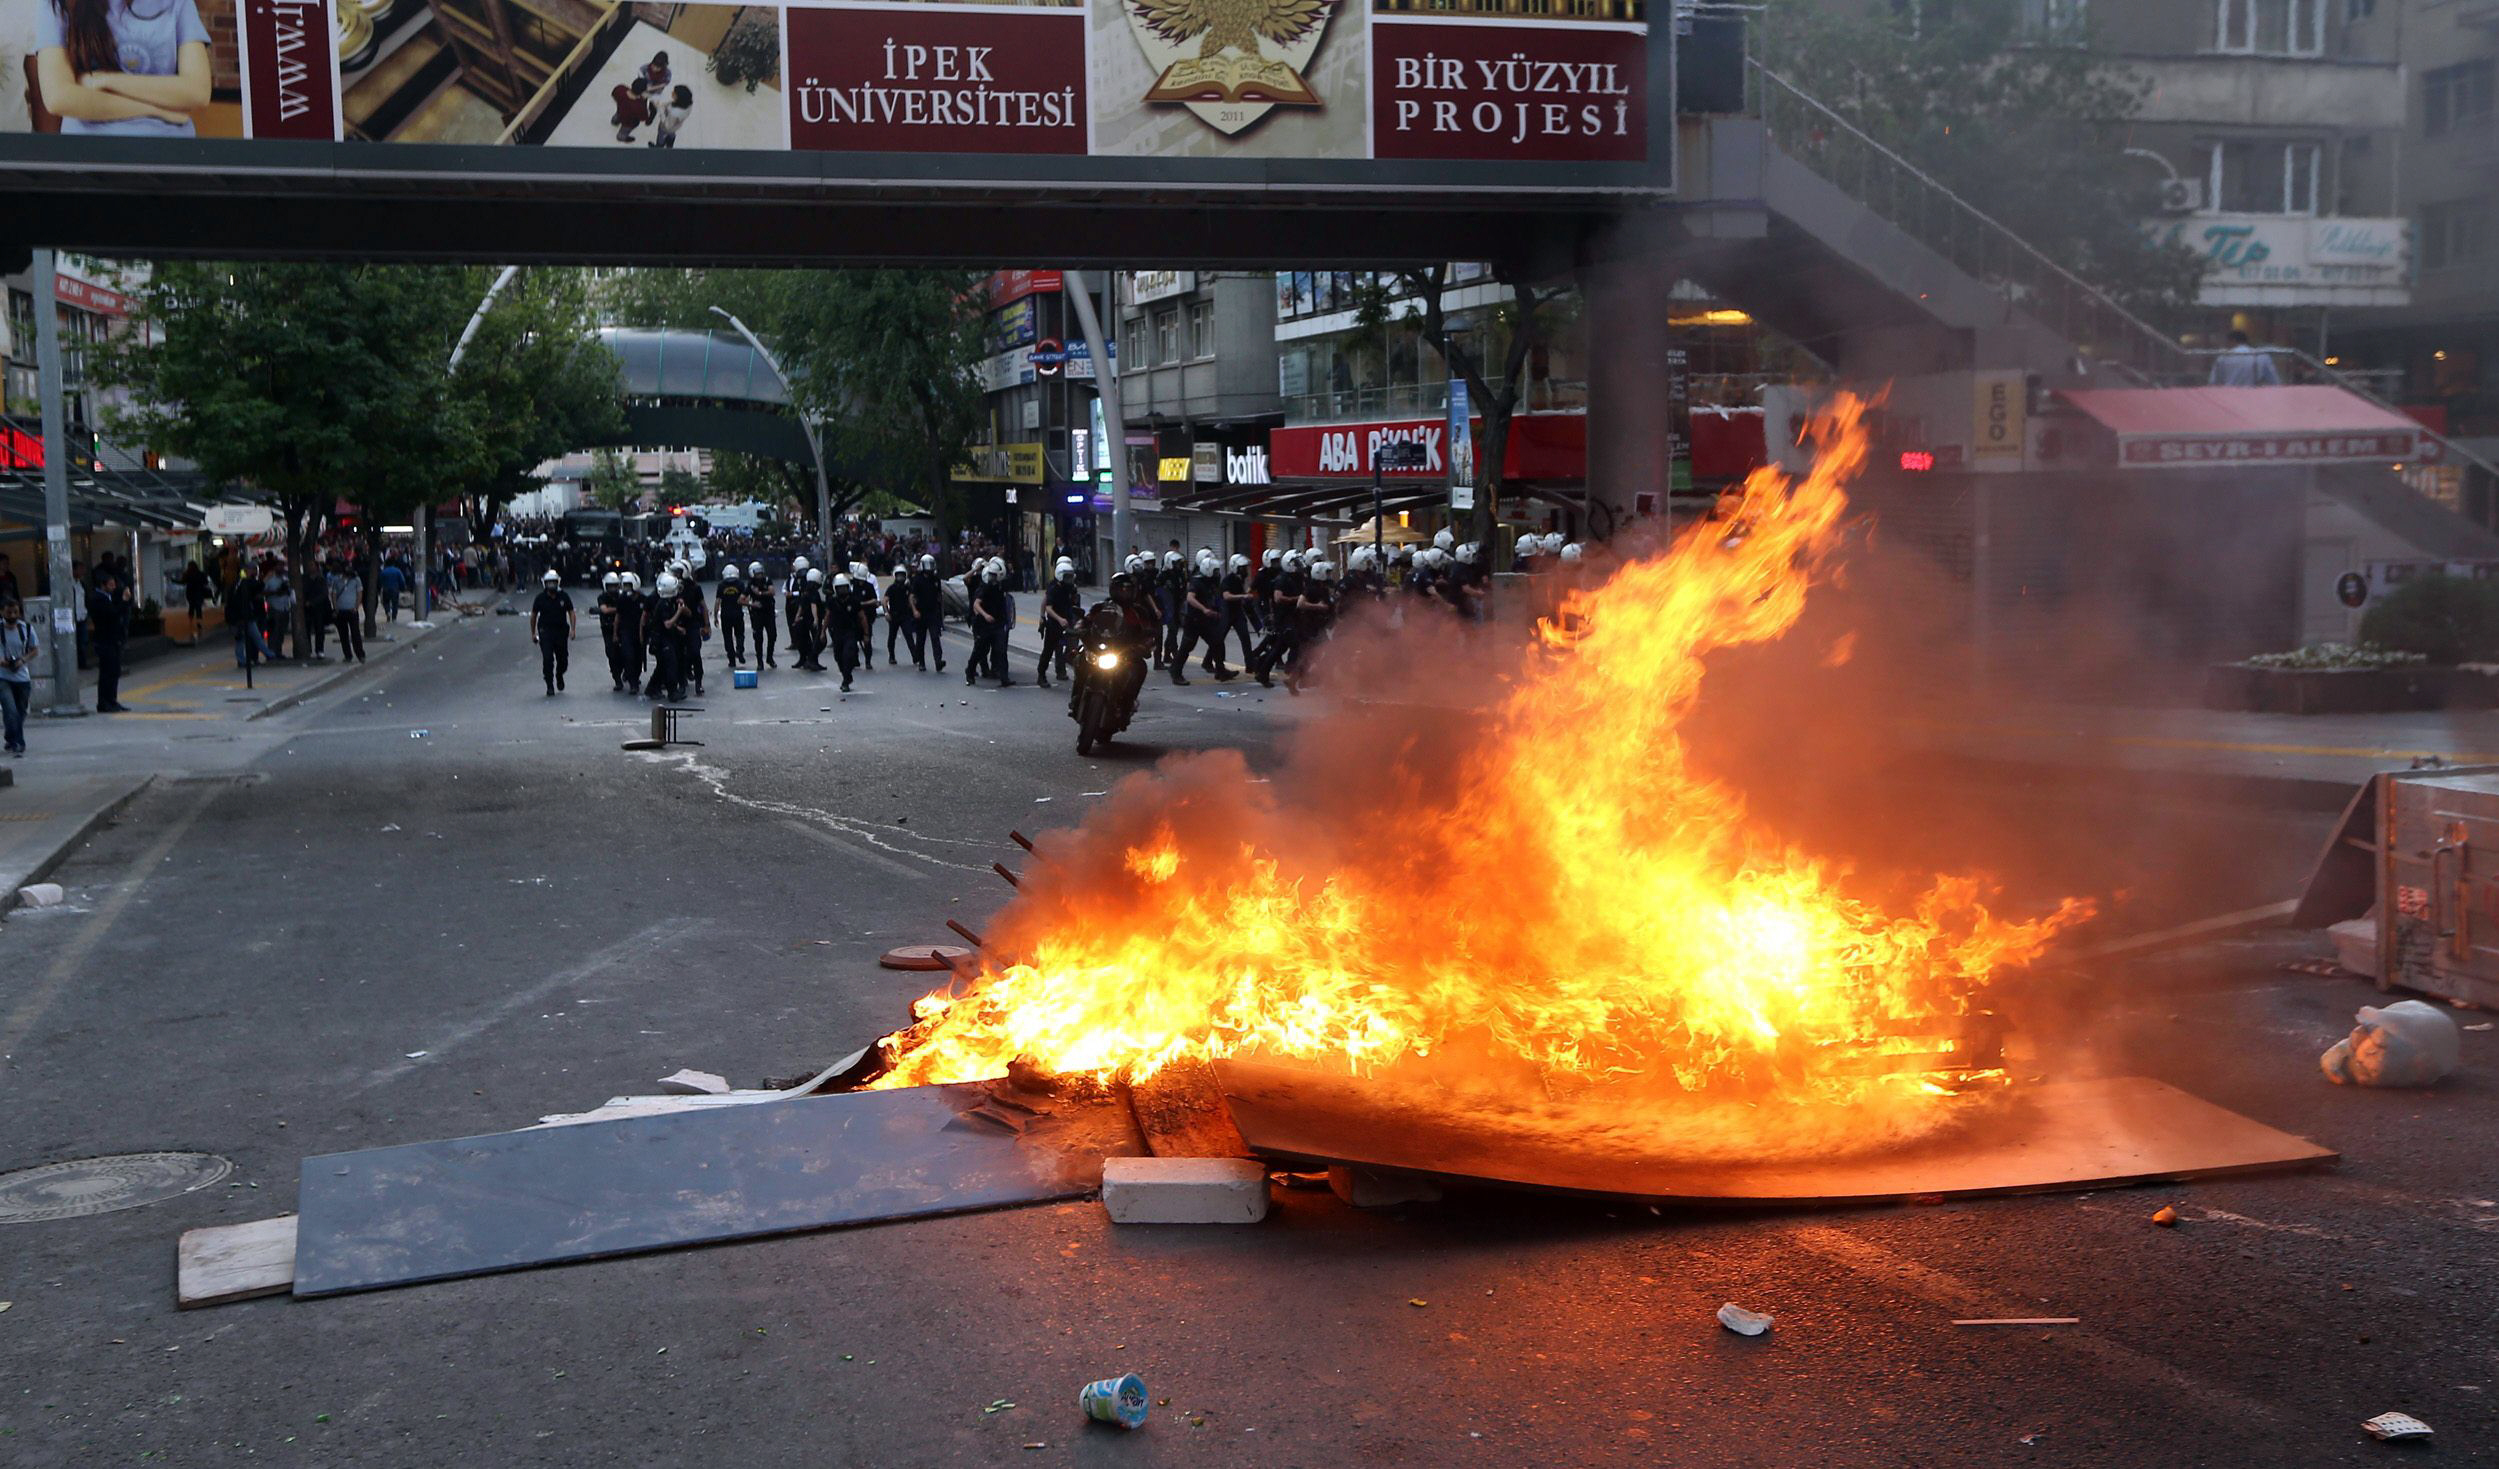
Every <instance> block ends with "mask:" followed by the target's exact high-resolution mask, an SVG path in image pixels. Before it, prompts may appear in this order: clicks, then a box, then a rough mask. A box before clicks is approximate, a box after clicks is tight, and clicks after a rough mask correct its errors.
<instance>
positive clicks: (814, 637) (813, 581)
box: [790, 566, 825, 673]
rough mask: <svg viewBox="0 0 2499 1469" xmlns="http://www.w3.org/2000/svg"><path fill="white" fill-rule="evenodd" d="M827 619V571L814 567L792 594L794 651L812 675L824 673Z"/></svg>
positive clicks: (791, 624)
mask: <svg viewBox="0 0 2499 1469" xmlns="http://www.w3.org/2000/svg"><path fill="white" fill-rule="evenodd" d="M824 618H825V605H824V569H823V568H822V567H817V566H811V567H809V568H807V570H806V571H805V572H804V573H802V574H801V575H800V577H799V581H798V586H797V589H796V590H794V591H792V592H791V593H790V650H791V651H792V652H794V653H796V654H797V655H798V666H799V667H801V668H803V669H805V670H807V671H808V672H809V673H822V672H824V663H823V661H822V659H821V657H820V655H821V654H822V653H823V652H824Z"/></svg>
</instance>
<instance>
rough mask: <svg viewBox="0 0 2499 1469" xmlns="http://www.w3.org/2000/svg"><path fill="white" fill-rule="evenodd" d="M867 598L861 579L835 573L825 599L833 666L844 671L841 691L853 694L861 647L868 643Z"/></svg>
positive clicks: (842, 572) (839, 572) (845, 572)
mask: <svg viewBox="0 0 2499 1469" xmlns="http://www.w3.org/2000/svg"><path fill="white" fill-rule="evenodd" d="M865 601H866V599H865V597H864V596H863V595H862V588H861V587H860V585H859V583H858V580H857V579H856V578H854V577H853V576H852V575H851V574H850V573H849V572H847V571H837V572H835V573H833V592H832V595H830V596H828V597H826V598H825V600H824V612H825V617H826V619H827V621H828V622H829V623H830V624H831V626H832V629H833V666H834V667H836V668H839V669H840V670H841V671H842V692H843V693H845V694H847V693H849V692H850V676H851V675H852V674H853V673H856V672H857V671H858V669H859V651H860V645H861V644H862V643H864V642H866V641H867V639H866V638H864V637H862V636H861V635H860V619H861V616H862V608H863V605H864V603H865Z"/></svg>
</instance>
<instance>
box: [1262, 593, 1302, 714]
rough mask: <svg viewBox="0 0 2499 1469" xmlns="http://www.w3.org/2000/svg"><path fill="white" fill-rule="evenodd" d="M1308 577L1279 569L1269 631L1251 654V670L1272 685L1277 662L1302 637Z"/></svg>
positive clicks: (1265, 682) (1285, 655)
mask: <svg viewBox="0 0 2499 1469" xmlns="http://www.w3.org/2000/svg"><path fill="white" fill-rule="evenodd" d="M1304 580H1305V578H1304V577H1303V575H1302V573H1300V572H1298V571H1279V572H1278V573H1276V579H1275V607H1274V611H1273V612H1272V613H1271V615H1270V616H1269V617H1268V619H1267V635H1266V636H1265V637H1264V638H1261V639H1259V642H1258V651H1257V652H1255V653H1253V654H1251V655H1250V673H1251V674H1252V675H1254V676H1255V677H1256V678H1257V680H1258V681H1259V682H1260V683H1262V684H1265V685H1266V686H1267V687H1269V688H1274V687H1275V680H1274V679H1273V678H1272V677H1270V675H1272V674H1273V673H1274V672H1275V669H1276V665H1277V664H1279V663H1281V662H1283V661H1284V660H1285V659H1287V658H1289V657H1291V656H1292V654H1293V649H1294V648H1295V647H1296V646H1297V645H1298V644H1299V643H1300V641H1301V623H1302V615H1301V596H1302V583H1303V581H1304Z"/></svg>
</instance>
